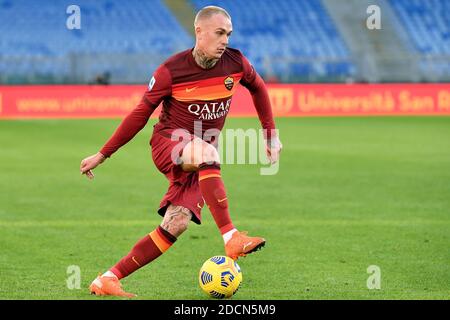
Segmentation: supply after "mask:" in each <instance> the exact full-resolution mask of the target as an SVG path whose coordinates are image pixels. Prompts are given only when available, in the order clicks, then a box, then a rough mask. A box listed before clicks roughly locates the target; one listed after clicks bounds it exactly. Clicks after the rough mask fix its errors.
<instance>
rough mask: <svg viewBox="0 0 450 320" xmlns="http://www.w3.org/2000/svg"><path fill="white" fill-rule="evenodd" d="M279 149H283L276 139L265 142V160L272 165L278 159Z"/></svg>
mask: <svg viewBox="0 0 450 320" xmlns="http://www.w3.org/2000/svg"><path fill="white" fill-rule="evenodd" d="M281 149H283V145H282V144H281V141H280V139H278V137H273V138H271V139H270V140H267V141H266V153H267V158H269V161H270V163H271V164H274V163H275V162H277V161H278V160H279V159H280V152H281Z"/></svg>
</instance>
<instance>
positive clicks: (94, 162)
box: [80, 152, 106, 179]
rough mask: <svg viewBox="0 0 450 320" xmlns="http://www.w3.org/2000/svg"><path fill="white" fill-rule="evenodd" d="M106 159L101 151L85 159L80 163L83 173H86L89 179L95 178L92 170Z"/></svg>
mask: <svg viewBox="0 0 450 320" xmlns="http://www.w3.org/2000/svg"><path fill="white" fill-rule="evenodd" d="M105 159H106V158H105V156H104V155H103V154H101V153H100V152H97V153H96V154H94V155H92V156H90V157H87V158H85V159H83V160H82V161H81V164H80V172H81V174H85V175H86V177H88V178H89V179H94V173H92V170H93V169H95V168H96V167H97V166H98V165H99V164H101V163H102V162H103V161H105Z"/></svg>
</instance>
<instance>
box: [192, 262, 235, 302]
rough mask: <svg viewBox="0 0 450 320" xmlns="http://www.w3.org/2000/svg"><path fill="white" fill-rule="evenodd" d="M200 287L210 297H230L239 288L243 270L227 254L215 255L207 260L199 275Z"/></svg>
mask: <svg viewBox="0 0 450 320" xmlns="http://www.w3.org/2000/svg"><path fill="white" fill-rule="evenodd" d="M198 281H199V284H200V288H202V290H203V291H204V292H205V293H206V294H207V295H208V296H210V297H213V298H217V299H223V298H230V297H231V296H233V295H234V294H235V293H236V291H237V290H238V289H239V286H240V285H241V282H242V272H241V268H239V265H238V264H237V263H236V261H234V260H233V259H231V258H230V257H226V256H214V257H212V258H209V259H208V260H206V261H205V263H204V264H203V266H202V267H201V268H200V272H199V275H198Z"/></svg>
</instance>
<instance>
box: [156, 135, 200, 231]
mask: <svg viewBox="0 0 450 320" xmlns="http://www.w3.org/2000/svg"><path fill="white" fill-rule="evenodd" d="M171 132H172V130H160V131H158V132H154V133H153V135H152V138H151V140H150V145H151V147H152V158H153V162H154V163H155V165H156V167H157V168H158V170H159V171H161V173H163V174H164V175H165V176H166V178H167V180H169V190H167V193H166V194H165V195H164V197H163V199H162V200H161V203H160V204H159V209H158V213H159V214H160V215H161V216H164V214H165V213H166V210H167V207H168V206H169V205H170V204H173V205H175V206H183V207H185V208H188V209H189V210H191V212H192V213H193V215H192V221H194V222H195V223H197V224H200V223H201V220H202V217H201V210H202V208H203V206H204V201H203V197H202V195H201V193H200V187H199V184H198V173H197V172H185V171H183V169H181V166H180V165H179V164H177V163H175V162H174V161H173V160H172V150H175V152H174V154H178V156H180V155H181V151H182V149H183V147H184V146H185V145H186V144H187V143H189V141H190V140H192V139H193V135H188V136H184V138H180V140H179V141H172V139H171ZM175 158H176V157H175ZM174 160H175V161H176V159H174Z"/></svg>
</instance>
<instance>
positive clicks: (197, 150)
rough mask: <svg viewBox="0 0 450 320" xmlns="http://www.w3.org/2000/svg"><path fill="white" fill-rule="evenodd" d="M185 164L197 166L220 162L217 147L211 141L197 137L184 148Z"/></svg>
mask: <svg viewBox="0 0 450 320" xmlns="http://www.w3.org/2000/svg"><path fill="white" fill-rule="evenodd" d="M181 160H182V162H183V165H184V166H186V168H188V167H189V166H194V167H195V168H197V167H198V165H200V164H202V163H205V162H207V163H213V162H216V163H219V162H220V157H219V153H218V152H217V149H216V148H214V146H212V145H211V144H209V143H206V142H205V141H203V140H201V139H198V138H196V139H195V140H192V141H191V142H189V143H188V144H187V145H186V146H185V147H184V149H183V153H182V156H181Z"/></svg>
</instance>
